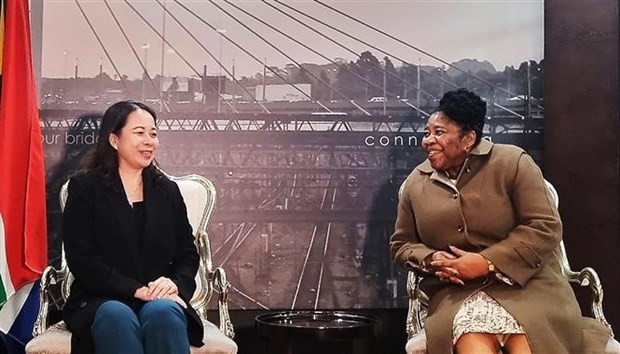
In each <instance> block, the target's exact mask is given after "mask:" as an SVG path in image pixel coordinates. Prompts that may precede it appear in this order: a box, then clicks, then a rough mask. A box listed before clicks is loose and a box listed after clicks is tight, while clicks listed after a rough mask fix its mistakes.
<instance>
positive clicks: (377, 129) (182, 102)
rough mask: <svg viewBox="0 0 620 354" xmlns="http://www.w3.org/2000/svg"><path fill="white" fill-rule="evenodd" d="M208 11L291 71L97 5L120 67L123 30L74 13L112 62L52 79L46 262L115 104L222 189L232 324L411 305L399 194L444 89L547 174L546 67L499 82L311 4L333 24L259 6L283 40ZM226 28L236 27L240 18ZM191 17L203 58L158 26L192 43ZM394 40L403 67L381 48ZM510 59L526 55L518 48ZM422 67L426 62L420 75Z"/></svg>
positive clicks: (222, 257) (223, 253) (219, 41)
mask: <svg viewBox="0 0 620 354" xmlns="http://www.w3.org/2000/svg"><path fill="white" fill-rule="evenodd" d="M95 3H97V2H95ZM206 3H208V4H209V5H210V6H212V7H213V9H216V10H218V11H219V12H218V13H219V15H220V16H224V17H228V20H229V21H230V24H228V25H227V26H228V28H232V27H233V25H234V26H237V27H238V28H243V29H244V30H245V31H246V32H245V36H246V37H253V38H254V41H256V42H261V44H262V46H264V47H270V48H271V50H272V51H274V52H275V53H276V54H278V55H280V56H283V57H284V58H285V59H284V60H285V62H286V64H284V65H280V66H277V65H271V64H269V62H271V61H272V60H271V59H270V60H265V58H264V56H262V54H263V53H259V52H257V51H256V50H255V49H253V47H251V46H246V45H244V44H242V41H241V40H239V39H235V38H234V36H232V35H231V33H230V32H231V31H230V30H229V31H222V30H221V28H222V27H221V26H222V25H221V24H218V25H217V26H216V25H214V24H212V23H210V22H209V21H210V20H209V17H208V16H202V17H201V16H200V15H198V14H199V13H200V11H199V9H198V8H196V7H194V6H193V5H191V6H190V4H189V2H187V3H186V2H183V1H177V0H174V1H171V0H168V1H163V2H162V1H161V0H154V1H153V2H152V4H151V6H152V7H153V8H154V9H157V11H159V12H157V15H158V17H157V18H158V21H159V22H154V21H152V20H149V18H148V16H146V15H144V14H143V13H144V12H145V11H139V9H137V8H136V6H143V7H144V6H147V5H145V4H143V3H140V4H139V5H137V4H134V3H133V2H129V1H126V2H125V3H124V4H121V3H118V4H114V5H113V6H110V4H108V1H103V0H102V1H101V2H100V3H99V5H100V6H101V8H102V9H105V11H106V12H105V13H107V14H108V15H109V16H110V18H113V19H114V21H113V22H112V23H114V26H116V27H117V28H115V29H114V30H115V31H118V32H120V33H122V34H123V35H122V36H121V35H119V37H118V39H117V40H118V41H125V42H126V45H127V46H128V47H130V48H131V50H128V51H125V52H124V53H123V54H119V53H117V52H116V53H115V52H114V50H112V48H111V46H110V45H109V44H106V42H105V40H104V39H103V37H104V35H103V33H106V34H107V35H108V36H109V33H108V32H111V31H112V29H111V28H97V27H96V19H95V18H94V17H93V16H95V14H94V13H93V11H92V10H93V8H94V6H95V5H93V4H92V3H88V4H87V2H86V1H75V3H74V4H72V6H74V7H76V9H77V11H79V13H80V14H81V15H80V16H81V19H82V20H83V21H84V22H85V23H88V25H89V27H88V28H89V29H90V30H91V31H92V33H93V36H94V37H95V38H96V42H97V43H98V44H99V45H100V48H101V51H102V52H103V53H105V58H106V62H107V63H108V64H107V66H108V69H109V70H104V68H103V64H101V65H100V66H99V72H98V73H96V74H94V75H92V76H91V77H84V76H83V75H81V74H80V72H81V68H80V65H79V64H78V63H77V62H76V65H75V66H74V70H73V75H70V76H69V75H67V74H66V70H65V75H64V76H62V77H44V78H43V79H42V80H41V82H42V85H41V112H40V119H41V127H42V131H43V136H42V139H43V142H44V147H45V158H46V166H47V171H48V176H47V178H48V179H47V183H48V212H49V224H50V227H49V230H50V231H49V232H50V243H49V244H50V259H51V260H52V261H53V262H57V261H58V255H59V249H60V248H59V242H60V240H59V237H60V236H59V235H58V229H59V227H58V226H59V222H60V210H59V206H58V191H59V189H60V186H61V185H62V183H64V182H65V181H66V179H67V178H68V176H70V175H71V174H73V173H75V171H77V170H78V169H79V164H80V162H81V161H83V159H84V157H85V156H86V154H87V151H88V150H89V149H90V148H92V147H93V146H94V144H95V142H96V139H97V138H96V131H97V128H98V126H99V123H100V117H101V114H102V112H103V111H104V110H105V108H106V107H107V106H109V105H110V104H111V103H113V102H115V101H117V100H120V99H130V98H131V99H142V100H144V101H146V102H147V103H149V104H150V105H152V106H153V107H154V108H155V109H156V110H157V111H158V117H157V118H158V127H159V137H160V141H161V143H162V147H161V149H160V151H159V152H158V155H157V161H158V164H159V165H160V167H161V168H162V169H163V170H165V171H166V172H167V173H169V174H173V175H183V174H189V173H197V174H200V175H203V176H205V177H207V178H209V179H211V180H212V181H213V182H214V184H215V186H216V187H217V189H218V201H217V204H216V211H215V215H214V216H213V218H212V222H211V223H210V225H209V230H208V232H209V235H210V237H211V241H212V245H211V246H212V249H213V253H214V259H215V263H216V264H217V265H221V266H223V267H224V268H225V269H226V271H227V272H228V277H229V280H230V282H231V284H232V285H233V288H232V292H231V295H230V306H231V308H233V309H346V308H391V307H404V306H406V303H405V301H406V297H405V280H406V279H405V273H404V272H403V271H402V270H400V269H398V267H395V266H394V265H393V264H392V261H391V259H390V256H389V251H388V249H389V247H388V241H389V237H390V235H391V233H392V231H393V225H394V219H395V211H396V204H397V191H398V187H399V186H400V184H401V183H402V181H403V180H404V179H405V178H406V176H407V175H408V174H409V172H410V171H411V170H412V168H413V167H415V166H416V165H417V164H418V163H420V162H422V161H423V160H424V158H425V154H424V152H423V150H422V148H421V141H422V136H423V130H424V126H425V124H426V120H427V118H428V116H429V114H430V113H432V111H433V109H434V108H435V107H436V106H437V103H438V99H439V98H440V97H441V94H442V93H443V92H445V91H447V90H450V89H454V88H457V87H467V88H469V89H471V90H474V91H476V92H478V93H479V94H480V95H481V96H483V97H484V99H485V100H486V101H487V106H488V114H487V124H486V125H485V129H484V134H485V137H486V138H487V139H490V140H492V141H493V142H497V143H512V144H517V145H519V146H522V147H523V148H525V149H526V150H527V151H528V152H529V153H530V154H531V155H532V156H533V157H534V159H535V160H536V161H537V162H539V163H540V162H541V161H542V154H543V144H542V142H543V133H544V132H543V121H544V98H543V97H542V77H543V74H544V60H542V58H537V57H533V58H531V59H526V60H523V61H521V62H519V63H517V65H514V66H513V65H511V66H506V67H505V68H504V69H503V70H499V71H498V70H496V68H495V67H494V66H493V64H491V63H490V62H489V61H487V60H486V58H478V59H463V58H461V59H460V60H447V59H445V58H443V57H442V56H440V55H438V54H434V50H423V49H420V48H419V47H417V46H416V43H414V42H412V41H409V40H408V41H405V40H402V39H400V36H396V35H394V34H392V33H390V32H388V31H386V30H383V29H382V27H381V25H377V24H371V23H369V22H366V21H363V20H361V19H359V18H358V17H356V16H353V15H351V14H350V12H347V11H343V10H340V9H339V8H338V5H330V4H333V2H329V1H323V2H321V1H314V2H312V3H314V5H315V6H317V7H318V8H320V9H321V11H319V12H317V13H318V14H320V13H323V14H326V16H323V17H321V16H319V15H317V13H313V12H308V11H301V10H299V5H292V3H290V2H289V3H285V2H282V1H265V2H261V3H262V4H261V6H266V7H267V8H268V9H270V10H271V11H272V12H273V16H275V14H277V15H278V16H280V17H281V18H282V19H287V20H286V21H289V22H290V23H289V27H290V26H292V25H290V24H292V23H294V24H295V26H297V27H298V28H297V29H296V30H292V29H290V28H289V27H286V26H280V25H279V23H280V22H278V21H276V20H273V18H268V17H264V18H261V17H260V16H259V15H256V13H257V12H252V11H249V9H250V7H251V6H258V5H256V4H253V5H247V4H245V3H236V2H232V1H221V2H215V1H209V2H206ZM387 4H388V5H386V6H394V7H396V6H405V5H398V3H392V2H389V3H387ZM121 5H122V6H121ZM67 6H68V5H67ZM205 6H206V5H205ZM89 7H90V10H89ZM142 10H144V8H143V9H142ZM122 11H126V12H125V13H122ZM153 11H155V10H153ZM232 12H234V13H235V14H236V15H234V16H232V15H231V16H229V15H228V14H230V13H232ZM148 13H150V12H148ZM182 13H185V15H187V16H188V18H192V19H193V20H195V21H196V22H197V23H202V25H203V26H204V29H203V30H204V31H211V32H213V33H214V35H215V37H214V38H215V39H213V38H211V40H210V42H205V41H201V38H199V37H200V36H196V35H193V34H192V33H196V32H192V31H187V32H184V34H183V36H179V37H174V36H171V35H170V34H169V35H166V34H165V33H166V31H165V30H164V28H165V26H168V31H171V26H177V29H178V30H179V31H182V29H183V26H186V27H187V26H189V24H188V23H187V22H188V21H189V20H183V19H182V18H181V14H182ZM192 13H194V14H196V15H197V16H194V15H192ZM327 14H329V16H327ZM129 15H131V16H133V21H139V23H140V24H141V25H140V26H141V30H143V31H144V30H148V31H150V32H151V34H152V35H155V36H156V38H157V39H158V40H159V41H160V42H161V43H160V44H161V46H162V47H161V59H160V60H159V64H161V68H158V69H160V70H159V72H157V73H155V71H153V70H151V71H149V65H148V60H147V59H150V58H148V57H147V54H148V51H149V50H151V52H153V49H151V48H154V46H152V45H149V46H145V45H143V44H142V45H141V44H139V43H144V42H143V41H138V40H133V41H132V40H131V34H130V32H129V31H128V29H129V28H130V26H129V25H128V24H127V23H125V22H123V20H122V19H123V18H125V20H126V19H127V18H128V16H129ZM335 17H339V18H341V20H342V22H344V21H345V20H346V21H348V22H349V25H351V26H353V25H355V26H357V27H358V29H359V31H361V30H362V29H363V30H365V31H370V32H372V33H374V36H360V35H352V34H351V33H357V32H356V31H352V30H351V28H348V27H347V28H346V29H345V28H344V27H342V26H343V25H342V23H341V22H338V21H333V20H330V21H328V20H327V19H333V18H335ZM153 18H155V17H153ZM244 19H245V20H244ZM250 19H251V21H250ZM383 20H384V21H385V19H383ZM282 21H284V20H282ZM376 23H378V24H381V23H382V21H381V20H378V21H376ZM540 26H542V23H541V24H540ZM218 29H219V32H218ZM265 29H269V30H271V31H272V32H275V33H277V34H278V36H279V37H283V38H284V39H286V41H287V42H292V43H294V44H295V45H297V46H300V47H302V48H304V49H305V50H306V51H309V52H312V53H313V55H314V56H313V57H312V58H317V57H318V59H312V60H313V62H310V61H309V60H308V59H307V57H303V56H302V57H297V56H296V55H294V54H293V53H292V52H289V51H285V50H282V49H281V48H284V47H285V46H284V45H277V44H274V43H278V42H277V41H275V40H274V38H275V37H273V36H274V35H272V37H268V36H266V35H265V34H261V33H262V32H260V31H262V30H265ZM302 30H303V31H307V34H306V36H310V34H312V35H313V36H317V38H322V39H321V41H324V42H321V41H319V40H318V39H313V40H305V39H304V35H303V34H301V35H299V33H304V32H301V31H302ZM375 36H376V37H375ZM261 37H262V38H264V41H263V40H261ZM367 37H368V38H373V40H368V39H366V38H367ZM374 38H379V39H378V40H377V39H374ZM284 39H280V40H282V41H284ZM387 41H391V42H394V43H396V44H398V45H399V46H401V47H403V48H406V49H407V50H408V51H409V52H410V54H409V55H406V54H402V52H400V51H399V50H396V49H392V47H390V48H388V47H387V46H384V44H385V43H387ZM182 42H194V43H196V45H197V46H198V47H200V50H201V51H202V55H203V57H205V58H207V57H208V58H209V59H208V60H209V64H208V65H209V67H210V68H213V67H214V68H216V69H215V72H214V71H213V69H210V70H211V71H209V70H207V68H206V66H207V64H202V65H201V64H196V61H193V60H192V58H191V55H190V53H189V52H184V51H183V50H181V48H180V47H181V44H180V43H182ZM151 43H154V40H151ZM223 43H226V45H228V46H235V48H236V50H238V51H240V52H242V53H243V55H245V56H246V57H249V58H250V59H253V61H255V62H256V65H258V66H257V70H255V71H254V73H253V74H247V75H238V74H237V73H236V72H239V71H243V70H242V69H241V68H239V67H236V66H235V64H233V65H226V64H225V63H223V62H222V60H221V54H222V45H223ZM324 43H330V45H333V46H336V47H338V48H340V49H339V50H340V51H343V52H345V53H347V56H346V58H345V57H344V56H343V57H336V56H335V55H334V54H333V52H330V51H327V50H325V49H324V48H325V46H326V44H324ZM278 44H279V43H278ZM538 45H540V46H542V43H538ZM513 46H514V48H513V50H514V51H515V53H518V52H519V50H520V49H519V48H520V47H519V43H514V44H513ZM213 48H215V49H216V50H215V51H214V50H213ZM218 48H219V51H218V50H217V49H218ZM437 52H441V51H440V50H437ZM339 53H341V52H339ZM168 54H173V55H175V56H176V57H177V59H178V60H180V61H181V62H184V63H185V64H186V67H187V68H189V70H190V72H191V73H190V74H188V75H173V73H171V72H166V71H165V69H164V68H163V67H164V59H163V58H164V57H165V56H166V55H168ZM123 55H124V56H123ZM274 55H275V54H274ZM152 56H153V55H152ZM515 56H516V57H518V55H517V54H515ZM420 57H424V58H425V60H426V59H428V60H429V61H430V62H431V63H428V64H423V63H422V61H421V60H420ZM150 60H152V59H150ZM237 60H238V61H239V62H240V61H241V60H240V57H237ZM125 62H134V63H137V64H138V65H139V67H140V68H141V73H142V74H141V75H139V76H141V77H137V78H136V77H135V75H131V73H130V72H129V71H128V72H127V73H124V72H123V71H121V70H120V69H119V67H121V66H122V65H124V63H125ZM203 62H204V60H203ZM316 62H318V64H317V63H316ZM65 67H66V64H65ZM151 67H154V65H153V64H151ZM187 68H186V69H187ZM251 70H252V69H247V68H246V69H245V71H246V72H247V71H251ZM44 72H45V70H44ZM131 76H134V78H131Z"/></svg>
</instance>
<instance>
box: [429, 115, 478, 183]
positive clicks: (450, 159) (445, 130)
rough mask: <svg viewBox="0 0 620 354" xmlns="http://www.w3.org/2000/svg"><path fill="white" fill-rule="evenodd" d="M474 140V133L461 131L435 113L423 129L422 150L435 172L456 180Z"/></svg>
mask: <svg viewBox="0 0 620 354" xmlns="http://www.w3.org/2000/svg"><path fill="white" fill-rule="evenodd" d="M475 140H476V133H474V132H473V131H463V130H462V129H461V127H460V126H459V125H458V124H457V123H455V122H454V121H453V120H452V119H450V118H448V116H446V115H445V114H444V113H443V112H435V113H433V114H432V115H431V116H430V118H429V119H428V122H427V124H426V127H425V128H424V138H423V139H422V148H424V150H425V151H426V153H427V155H428V159H429V161H430V163H431V166H433V168H434V169H435V170H437V171H446V172H448V174H449V175H450V177H451V178H456V176H457V175H458V173H459V170H460V169H461V166H462V164H463V162H464V161H465V158H467V154H468V153H469V150H471V147H472V146H473V144H474V142H475Z"/></svg>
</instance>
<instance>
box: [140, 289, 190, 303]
mask: <svg viewBox="0 0 620 354" xmlns="http://www.w3.org/2000/svg"><path fill="white" fill-rule="evenodd" d="M133 297H135V298H136V299H139V300H142V301H144V302H149V301H151V300H155V297H154V296H153V295H149V288H147V287H146V286H143V287H141V288H138V289H136V292H135V293H134V294H133ZM159 299H169V300H172V301H174V302H176V303H177V304H179V305H181V307H182V308H184V309H186V308H187V304H186V303H185V301H183V299H181V298H180V297H179V294H167V295H164V296H161V297H159Z"/></svg>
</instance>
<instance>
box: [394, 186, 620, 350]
mask: <svg viewBox="0 0 620 354" xmlns="http://www.w3.org/2000/svg"><path fill="white" fill-rule="evenodd" d="M404 184H405V183H403V184H402V185H401V188H400V190H399V193H398V195H399V197H400V195H401V194H402V190H403V186H404ZM545 184H546V186H547V190H548V191H549V193H550V194H551V197H552V199H553V201H554V203H555V206H556V207H557V206H558V205H559V201H560V199H559V196H558V192H557V191H556V190H555V187H553V185H552V184H551V183H550V182H549V181H546V180H545ZM556 252H557V253H558V255H559V256H560V265H561V268H562V274H563V275H564V276H565V277H566V278H567V279H568V281H569V282H571V283H575V284H579V285H580V286H588V287H590V290H591V291H592V304H591V310H592V315H593V316H594V318H595V319H596V320H597V321H599V322H600V323H602V324H603V325H605V326H606V327H607V328H609V330H610V331H611V330H612V328H611V325H610V324H609V323H608V322H607V319H605V315H604V314H603V286H602V284H601V280H600V279H599V276H598V274H597V273H596V271H595V270H594V269H592V268H590V267H586V268H584V269H582V270H581V271H579V272H575V271H573V270H572V269H571V268H570V264H569V263H568V257H567V255H566V249H565V248H564V241H562V242H560V246H559V247H558V249H557V251H556ZM420 281H421V277H419V276H418V275H416V274H415V273H414V272H413V271H409V273H408V274H407V294H408V297H409V309H408V312H407V322H406V331H407V344H406V345H405V351H406V352H407V354H425V353H426V334H425V333H424V319H425V318H426V310H427V306H428V296H427V295H426V294H425V293H424V292H423V291H422V290H420V287H419V284H420ZM612 335H613V331H612ZM605 353H606V354H620V343H618V342H617V341H616V340H615V339H614V338H613V337H612V338H610V339H609V341H608V343H607V348H606V350H605Z"/></svg>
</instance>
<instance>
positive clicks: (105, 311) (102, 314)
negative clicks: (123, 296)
mask: <svg viewBox="0 0 620 354" xmlns="http://www.w3.org/2000/svg"><path fill="white" fill-rule="evenodd" d="M132 316H134V317H135V314H134V312H133V310H132V309H131V308H130V307H129V306H127V305H125V304H124V303H122V302H120V301H115V300H110V301H106V302H104V303H103V304H101V306H99V308H98V309H97V312H96V315H95V319H97V318H99V319H104V320H112V321H117V320H120V321H126V320H127V319H128V318H131V317H132Z"/></svg>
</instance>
